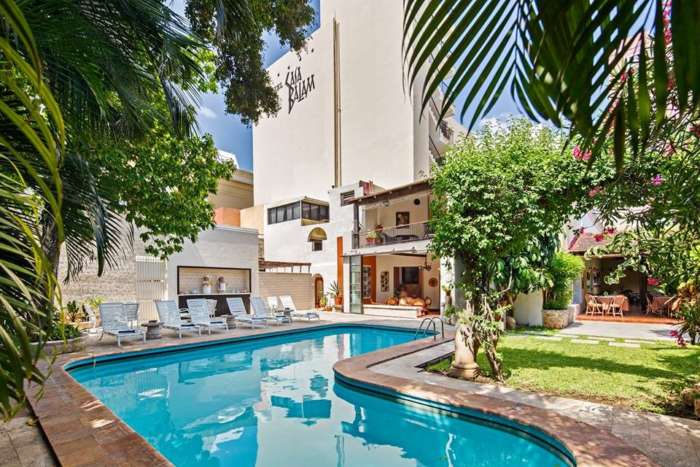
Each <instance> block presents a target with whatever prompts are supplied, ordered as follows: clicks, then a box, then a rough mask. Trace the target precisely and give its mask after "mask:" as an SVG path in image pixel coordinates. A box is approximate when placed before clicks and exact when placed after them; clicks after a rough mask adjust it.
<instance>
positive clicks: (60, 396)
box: [26, 321, 415, 467]
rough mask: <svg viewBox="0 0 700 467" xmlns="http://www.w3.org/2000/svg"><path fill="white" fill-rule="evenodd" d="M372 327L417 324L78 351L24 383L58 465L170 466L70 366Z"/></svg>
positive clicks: (266, 332)
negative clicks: (37, 380)
mask: <svg viewBox="0 0 700 467" xmlns="http://www.w3.org/2000/svg"><path fill="white" fill-rule="evenodd" d="M362 327H369V328H376V329H392V330H398V331H403V332H410V331H415V328H412V327H406V326H393V325H387V324H379V323H377V324H374V323H333V322H323V321H321V322H309V323H305V326H304V327H296V328H285V327H278V328H260V329H253V330H252V333H250V334H245V335H242V336H233V337H232V336H225V335H222V334H212V335H207V336H201V337H195V338H194V339H195V340H194V341H192V340H190V341H189V342H184V343H183V342H178V341H175V342H172V341H167V342H162V341H147V342H146V344H145V346H140V345H137V346H136V347H134V348H132V349H129V348H117V347H114V348H104V349H96V348H92V349H90V350H82V351H79V352H72V353H67V354H61V355H58V356H56V358H55V359H54V360H53V361H52V362H44V363H43V365H42V370H44V371H45V372H47V374H48V377H47V379H46V382H45V383H44V386H43V387H42V388H39V387H37V386H36V385H27V386H26V389H27V401H28V404H29V406H30V408H31V410H32V411H33V412H34V415H35V417H36V419H37V421H38V425H39V428H40V429H41V431H42V432H43V434H44V437H45V439H46V441H47V443H48V445H49V448H50V449H51V451H52V452H53V454H54V456H55V458H56V459H57V460H58V462H59V464H60V465H63V466H78V465H88V464H89V465H112V466H122V465H123V466H127V465H128V466H134V467H136V466H170V465H172V463H171V462H170V461H168V459H167V458H165V456H163V455H162V454H161V453H160V452H159V451H158V450H156V449H155V448H154V447H153V446H152V445H151V444H150V443H149V442H148V441H147V440H146V439H145V438H144V437H142V436H141V435H140V434H138V433H137V432H136V431H134V430H133V429H132V428H131V427H129V426H128V425H127V424H126V423H125V422H124V421H122V419H121V418H119V417H118V416H117V415H116V414H115V413H114V412H112V411H111V410H110V409H109V408H108V407H107V406H105V405H104V404H103V403H102V402H101V401H100V400H99V399H98V398H97V397H95V396H94V395H93V394H92V393H90V392H89V391H88V390H87V389H86V388H85V387H84V386H83V385H82V384H80V383H79V382H78V381H77V380H75V378H73V377H72V376H71V375H70V373H69V370H71V369H75V368H78V367H81V366H85V365H89V364H93V363H96V362H98V361H112V360H119V359H128V358H132V357H138V356H144V355H149V354H162V353H169V352H176V351H182V350H190V349H196V348H203V347H211V346H219V345H226V344H231V343H236V342H247V341H252V340H257V339H264V338H267V337H271V336H281V335H291V334H299V333H304V332H310V331H315V330H322V329H334V328H362Z"/></svg>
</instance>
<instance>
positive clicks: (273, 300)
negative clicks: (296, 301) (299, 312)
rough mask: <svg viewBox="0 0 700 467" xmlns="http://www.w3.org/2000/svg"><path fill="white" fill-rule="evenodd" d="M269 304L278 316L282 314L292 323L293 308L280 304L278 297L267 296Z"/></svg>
mask: <svg viewBox="0 0 700 467" xmlns="http://www.w3.org/2000/svg"><path fill="white" fill-rule="evenodd" d="M267 306H268V308H270V310H272V312H273V313H274V314H275V315H276V316H281V317H283V318H285V319H286V320H288V321H289V322H290V323H291V322H292V321H293V320H292V312H291V310H285V309H284V307H283V306H280V302H279V298H277V297H274V296H273V297H267Z"/></svg>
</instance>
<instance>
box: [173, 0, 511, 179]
mask: <svg viewBox="0 0 700 467" xmlns="http://www.w3.org/2000/svg"><path fill="white" fill-rule="evenodd" d="M309 1H310V3H311V5H312V6H313V7H314V9H315V10H316V11H317V17H318V9H319V3H320V0H309ZM184 3H185V0H171V8H172V9H173V10H174V11H176V12H177V13H179V14H181V15H183V16H184ZM317 21H318V20H317ZM264 40H265V52H264V64H265V66H268V65H270V64H271V63H273V62H274V61H275V60H277V59H278V58H279V57H281V56H282V55H284V54H285V53H286V52H287V50H288V48H287V47H282V46H281V45H280V43H279V39H278V38H277V35H276V34H275V33H274V32H271V31H268V32H266V33H265V35H264ZM465 94H466V93H465ZM464 99H465V96H462V97H461V98H460V99H457V102H456V105H455V107H456V109H457V114H459V112H460V109H461V106H462V103H463V102H464ZM516 114H520V112H519V111H518V109H517V107H516V105H515V103H514V102H513V100H512V99H511V97H510V94H508V93H507V92H505V93H504V94H503V95H502V96H501V97H500V99H499V100H498V102H496V104H495V105H494V107H493V109H491V111H490V112H489V114H488V115H486V118H505V117H506V116H509V115H516ZM469 117H470V115H468V114H467V115H466V116H465V122H464V123H465V124H469ZM197 123H198V125H199V131H200V133H202V134H204V133H209V134H211V135H212V136H213V138H214V143H215V144H216V146H217V147H218V148H219V149H222V150H224V151H227V152H231V153H233V154H235V155H236V158H237V159H238V163H239V165H240V168H242V169H244V170H251V171H252V170H253V131H252V128H251V127H249V126H246V125H244V124H243V123H241V120H240V118H238V116H236V115H231V114H227V113H226V104H225V102H224V95H223V92H220V93H217V94H209V93H207V94H203V95H202V96H201V100H200V108H199V112H198V115H197Z"/></svg>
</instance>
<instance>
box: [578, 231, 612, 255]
mask: <svg viewBox="0 0 700 467" xmlns="http://www.w3.org/2000/svg"><path fill="white" fill-rule="evenodd" d="M601 235H602V238H601V237H600V236H601ZM596 236H598V237H597V238H596ZM613 238H614V235H609V234H592V233H581V234H578V235H576V236H575V237H574V238H573V239H572V240H571V242H570V243H569V253H581V254H583V253H586V252H587V251H588V250H589V249H591V248H593V247H596V246H605V245H608V244H609V243H610V242H611V241H612V239H613Z"/></svg>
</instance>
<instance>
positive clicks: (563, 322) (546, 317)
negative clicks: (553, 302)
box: [542, 309, 570, 329]
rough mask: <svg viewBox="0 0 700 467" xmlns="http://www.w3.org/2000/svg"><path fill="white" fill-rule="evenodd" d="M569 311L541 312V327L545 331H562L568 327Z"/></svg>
mask: <svg viewBox="0 0 700 467" xmlns="http://www.w3.org/2000/svg"><path fill="white" fill-rule="evenodd" d="M569 323H570V321H569V310H568V309H567V310H542V325H543V326H544V327H545V328H547V329H564V328H565V327H567V326H568V325H569Z"/></svg>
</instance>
